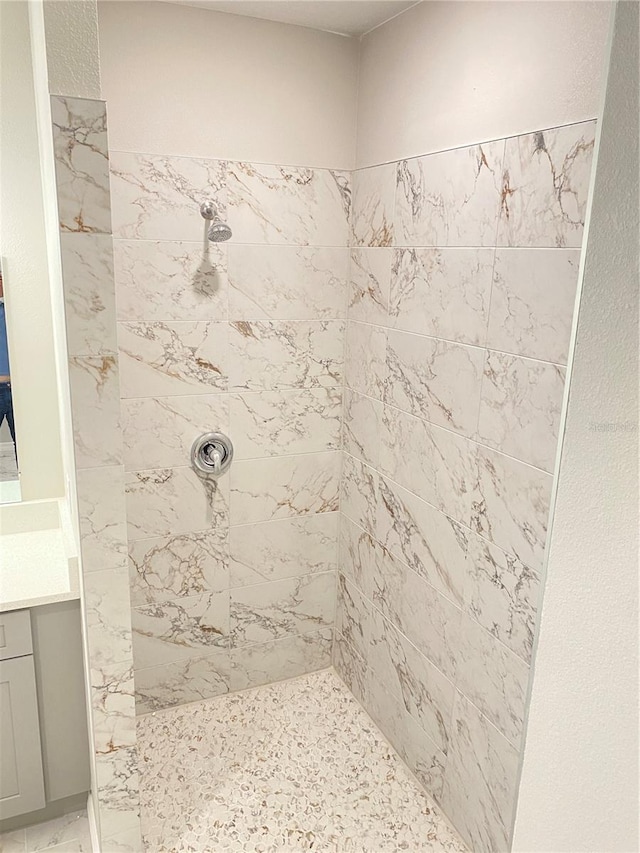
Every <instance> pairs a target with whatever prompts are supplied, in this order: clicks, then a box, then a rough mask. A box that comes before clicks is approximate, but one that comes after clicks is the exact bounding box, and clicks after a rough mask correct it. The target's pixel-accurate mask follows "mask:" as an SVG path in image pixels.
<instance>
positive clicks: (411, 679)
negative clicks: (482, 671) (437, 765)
mask: <svg viewBox="0 0 640 853" xmlns="http://www.w3.org/2000/svg"><path fill="white" fill-rule="evenodd" d="M368 660H369V665H370V667H371V669H372V670H373V673H374V676H375V677H376V678H378V680H379V681H380V683H381V684H383V685H384V687H385V690H386V691H387V692H388V693H390V694H391V695H392V696H395V697H396V699H398V700H400V702H401V703H402V705H403V706H404V709H405V710H406V711H408V713H409V714H411V716H412V717H413V718H414V719H415V720H416V722H417V723H419V725H420V727H421V728H422V729H424V731H425V733H426V734H427V735H428V736H429V737H430V739H431V740H432V741H433V743H434V744H435V745H436V746H437V747H438V749H440V750H442V751H443V752H445V753H446V751H447V746H448V743H449V724H450V720H451V713H452V711H453V699H454V693H455V688H454V686H453V684H452V683H451V682H450V681H449V680H448V679H447V678H445V677H444V675H443V674H442V673H441V672H440V670H438V669H437V668H436V667H435V666H434V665H433V664H432V663H431V662H430V661H429V660H427V658H426V657H425V656H424V655H423V654H421V653H420V652H419V651H418V649H417V648H416V647H415V646H414V645H413V644H412V643H410V642H409V641H408V640H407V638H406V637H404V636H403V635H402V634H401V633H400V632H399V631H398V629H397V628H395V627H394V626H393V625H392V624H391V622H389V621H388V620H387V619H385V618H384V616H383V615H382V614H381V613H380V611H379V610H377V609H376V608H373V611H372V614H371V646H370V649H369V653H368Z"/></svg>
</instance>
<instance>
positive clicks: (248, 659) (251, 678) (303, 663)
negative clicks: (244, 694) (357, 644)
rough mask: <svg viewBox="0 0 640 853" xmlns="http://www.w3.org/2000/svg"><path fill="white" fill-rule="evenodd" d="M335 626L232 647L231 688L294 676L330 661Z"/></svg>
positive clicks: (240, 687) (328, 663) (237, 688)
mask: <svg viewBox="0 0 640 853" xmlns="http://www.w3.org/2000/svg"><path fill="white" fill-rule="evenodd" d="M332 638H333V629H332V628H323V629H321V630H320V631H311V632H310V633H308V634H300V635H298V636H296V635H294V636H291V637H283V638H282V639H281V640H273V641H270V642H268V643H257V644H255V645H251V646H244V647H243V648H240V649H232V650H231V681H230V685H231V690H244V689H245V688H247V687H257V686H258V685H259V684H268V683H270V682H272V681H281V680H283V679H285V678H294V677H295V676H296V675H302V673H307V672H313V671H314V670H316V669H324V668H325V667H328V666H330V665H331V643H332Z"/></svg>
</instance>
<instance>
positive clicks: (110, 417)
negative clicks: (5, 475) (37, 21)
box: [51, 95, 142, 853]
mask: <svg viewBox="0 0 640 853" xmlns="http://www.w3.org/2000/svg"><path fill="white" fill-rule="evenodd" d="M51 114H52V123H53V128H52V130H53V144H54V156H55V168H56V185H57V199H58V216H59V221H60V244H61V255H62V277H63V289H64V306H65V316H66V329H67V350H68V358H69V362H68V370H69V383H70V390H71V415H72V421H73V437H74V438H73V442H74V452H75V462H76V472H77V496H78V514H79V523H80V545H81V555H82V559H81V562H82V571H83V588H84V599H85V601H84V604H85V613H86V619H87V629H88V630H87V638H86V642H87V647H88V655H89V667H90V684H89V688H88V689H89V696H90V700H91V706H92V715H93V732H92V744H93V750H94V760H95V767H96V782H97V791H96V792H95V794H96V796H97V802H98V804H99V816H98V817H99V826H100V838H101V845H102V849H103V850H104V851H108V850H109V849H112V848H117V849H118V850H130V851H132V853H138V851H140V850H141V849H142V842H141V837H140V819H139V818H140V810H139V786H138V766H137V748H136V733H135V706H134V693H133V667H132V644H131V609H130V604H129V588H128V586H129V585H128V569H127V548H126V527H125V511H124V469H123V466H122V439H121V432H120V402H119V391H118V388H119V379H118V356H117V348H116V322H115V320H116V318H115V290H114V278H113V253H112V238H111V204H110V194H109V171H108V158H109V152H108V142H107V128H106V108H105V104H104V102H103V101H99V100H93V99H85V98H76V97H64V96H59V95H53V96H51Z"/></svg>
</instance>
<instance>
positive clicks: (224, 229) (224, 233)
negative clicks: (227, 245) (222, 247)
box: [207, 219, 231, 243]
mask: <svg viewBox="0 0 640 853" xmlns="http://www.w3.org/2000/svg"><path fill="white" fill-rule="evenodd" d="M207 237H208V238H209V239H210V240H211V242H212V243H224V241H225V240H228V239H229V238H230V237H231V228H229V226H228V225H227V223H226V222H221V221H220V220H219V219H217V220H216V221H215V222H214V223H213V225H212V226H211V228H209V230H208V231H207Z"/></svg>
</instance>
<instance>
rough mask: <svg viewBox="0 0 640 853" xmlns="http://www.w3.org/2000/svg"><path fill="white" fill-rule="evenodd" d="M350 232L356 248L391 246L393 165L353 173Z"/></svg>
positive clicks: (393, 188)
mask: <svg viewBox="0 0 640 853" xmlns="http://www.w3.org/2000/svg"><path fill="white" fill-rule="evenodd" d="M352 174H353V176H352V180H353V214H352V233H353V242H354V244H355V245H356V246H392V245H393V238H394V233H393V203H394V198H395V191H396V165H395V163H388V164H385V165H383V166H375V167H374V168H369V169H358V170H357V171H355V172H353V173H352Z"/></svg>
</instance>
